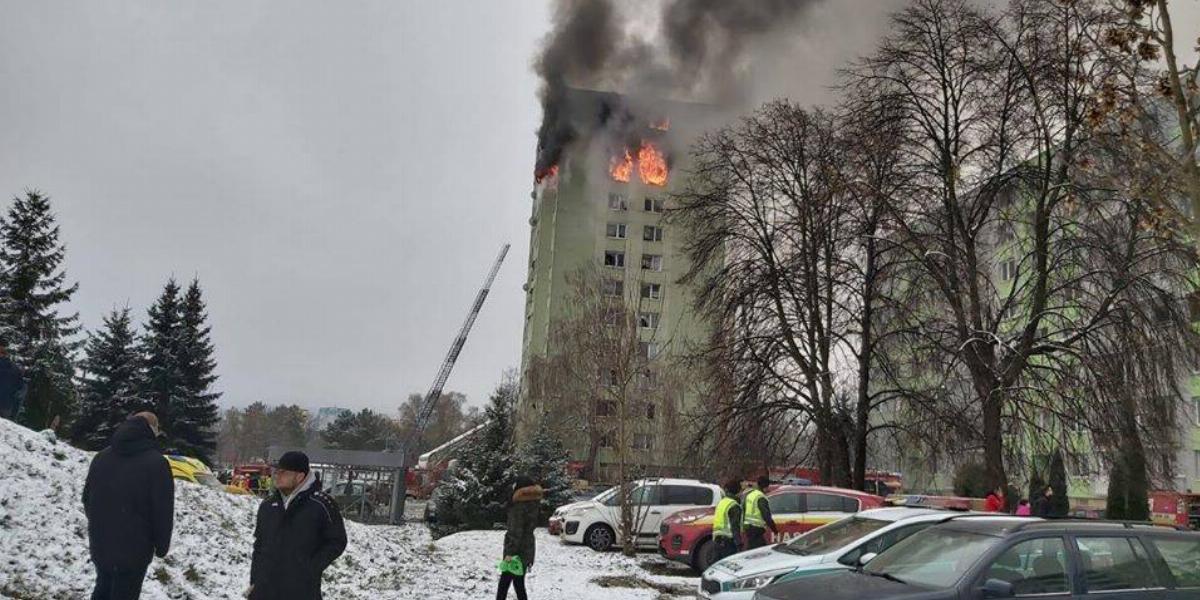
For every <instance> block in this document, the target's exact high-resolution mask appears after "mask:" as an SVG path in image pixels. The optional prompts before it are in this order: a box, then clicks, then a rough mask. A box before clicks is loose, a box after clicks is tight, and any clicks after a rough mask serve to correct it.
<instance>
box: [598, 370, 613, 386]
mask: <svg viewBox="0 0 1200 600" xmlns="http://www.w3.org/2000/svg"><path fill="white" fill-rule="evenodd" d="M600 385H603V386H605V387H613V386H614V385H617V371H616V370H615V369H609V370H607V371H606V370H604V369H601V370H600Z"/></svg>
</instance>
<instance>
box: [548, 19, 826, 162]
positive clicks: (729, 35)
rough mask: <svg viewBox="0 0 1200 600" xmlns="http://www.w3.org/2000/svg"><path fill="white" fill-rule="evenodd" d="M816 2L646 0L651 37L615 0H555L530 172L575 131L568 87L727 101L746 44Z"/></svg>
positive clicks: (552, 157)
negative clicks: (654, 22)
mask: <svg viewBox="0 0 1200 600" xmlns="http://www.w3.org/2000/svg"><path fill="white" fill-rule="evenodd" d="M819 1H821V0H661V1H660V2H658V3H654V2H651V1H650V0H646V2H645V4H644V6H647V7H653V9H654V10H657V11H659V14H658V15H657V16H658V22H659V27H658V31H657V34H656V37H655V38H654V39H649V40H647V39H642V38H640V37H638V36H635V35H633V34H632V33H631V32H630V29H631V27H630V25H631V24H632V23H631V22H630V19H631V17H630V15H628V14H623V13H622V12H621V11H620V10H619V5H620V3H618V1H617V0H558V2H557V3H556V5H555V8H554V15H553V29H552V31H551V32H550V34H549V35H548V36H547V37H546V41H545V44H544V45H543V47H542V51H541V54H540V55H539V57H538V59H537V62H536V69H537V72H538V74H539V75H540V76H541V78H542V89H541V102H542V125H541V127H540V128H539V130H538V157H537V165H536V174H537V176H538V177H540V176H541V175H542V174H544V173H546V172H548V170H549V169H550V168H551V167H552V166H554V165H557V164H558V162H559V160H560V159H561V158H562V153H563V149H564V148H566V147H567V146H568V145H570V144H571V142H573V141H575V140H576V139H577V138H578V137H579V135H580V133H582V132H580V131H578V127H579V126H578V122H577V121H576V120H573V119H572V118H571V115H570V114H568V111H567V106H566V100H567V89H568V87H569V86H576V87H583V88H593V89H597V88H607V89H609V90H611V91H617V92H622V93H636V94H640V95H643V96H652V97H658V98H668V97H680V96H683V97H700V98H703V99H704V100H705V101H709V102H717V103H721V104H725V103H729V102H730V101H731V100H732V99H734V98H736V96H737V90H738V89H739V84H740V82H741V79H742V77H741V73H743V72H744V68H745V66H746V64H747V62H748V61H749V60H750V59H752V56H750V54H751V53H752V49H753V42H754V41H755V40H756V39H758V38H760V37H763V36H767V35H771V34H774V33H776V32H780V31H782V30H784V29H786V28H788V27H790V26H793V25H795V24H796V23H797V20H798V19H799V17H800V16H801V15H802V14H803V13H804V11H805V9H807V8H808V7H809V6H811V5H813V4H815V3H817V2H819ZM623 4H625V5H626V6H627V5H628V3H623ZM634 18H636V17H634ZM623 110H627V109H623ZM656 117H657V116H653V118H656Z"/></svg>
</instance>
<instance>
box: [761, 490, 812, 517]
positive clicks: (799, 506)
mask: <svg viewBox="0 0 1200 600" xmlns="http://www.w3.org/2000/svg"><path fill="white" fill-rule="evenodd" d="M767 505H768V506H770V507H771V514H772V515H779V514H796V513H802V512H804V494H775V495H774V496H767Z"/></svg>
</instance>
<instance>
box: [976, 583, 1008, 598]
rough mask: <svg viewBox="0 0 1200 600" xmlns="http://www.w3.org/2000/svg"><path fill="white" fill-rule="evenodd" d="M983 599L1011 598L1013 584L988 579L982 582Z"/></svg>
mask: <svg viewBox="0 0 1200 600" xmlns="http://www.w3.org/2000/svg"><path fill="white" fill-rule="evenodd" d="M983 597H984V598H1012V597H1013V584H1011V583H1009V582H1007V581H1004V580H1003V579H989V580H987V581H985V582H983Z"/></svg>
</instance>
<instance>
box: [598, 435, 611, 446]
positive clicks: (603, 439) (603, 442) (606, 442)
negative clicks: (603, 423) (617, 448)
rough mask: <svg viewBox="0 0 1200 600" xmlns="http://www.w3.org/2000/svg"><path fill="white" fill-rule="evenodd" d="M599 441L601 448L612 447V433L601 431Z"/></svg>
mask: <svg viewBox="0 0 1200 600" xmlns="http://www.w3.org/2000/svg"><path fill="white" fill-rule="evenodd" d="M599 441H600V447H601V448H610V449H611V448H612V447H613V434H611V433H602V434H600V440H599Z"/></svg>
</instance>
